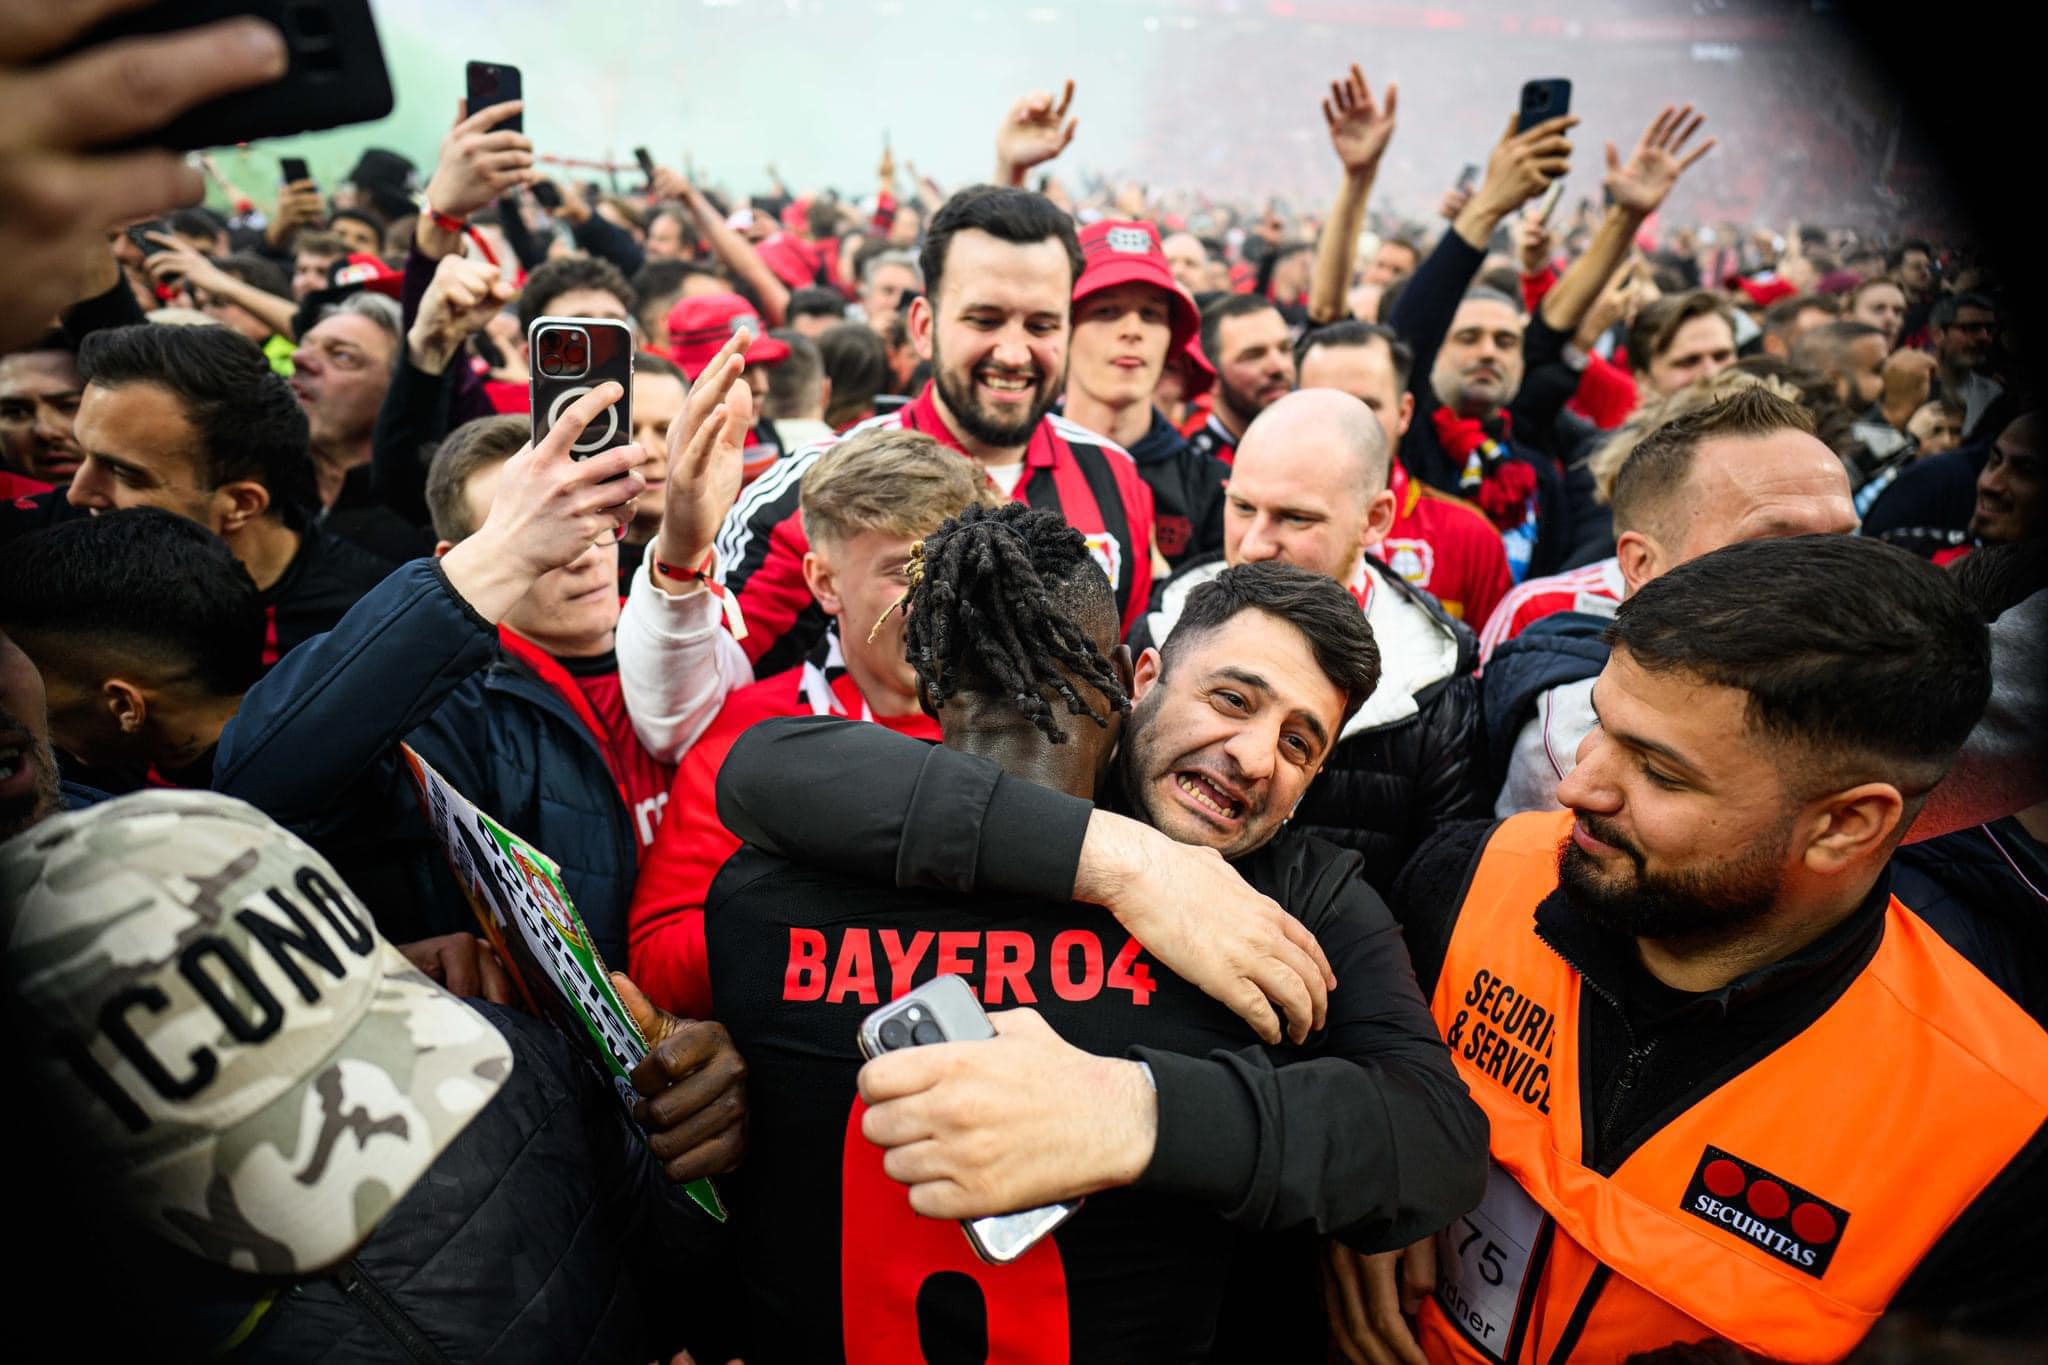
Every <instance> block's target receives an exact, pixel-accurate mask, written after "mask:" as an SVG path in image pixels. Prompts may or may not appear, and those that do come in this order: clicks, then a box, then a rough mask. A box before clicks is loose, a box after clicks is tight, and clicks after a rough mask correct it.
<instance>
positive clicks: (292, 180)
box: [277, 156, 313, 185]
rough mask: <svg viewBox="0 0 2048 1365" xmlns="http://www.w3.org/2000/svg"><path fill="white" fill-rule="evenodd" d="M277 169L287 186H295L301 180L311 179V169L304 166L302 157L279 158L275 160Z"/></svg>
mask: <svg viewBox="0 0 2048 1365" xmlns="http://www.w3.org/2000/svg"><path fill="white" fill-rule="evenodd" d="M277 169H278V174H279V175H282V176H283V177H284V183H285V184H287V185H296V184H298V183H299V182H300V181H301V180H311V179H312V178H313V171H312V168H311V167H309V166H307V165H306V160H305V158H304V157H298V156H281V157H279V158H278V159H277Z"/></svg>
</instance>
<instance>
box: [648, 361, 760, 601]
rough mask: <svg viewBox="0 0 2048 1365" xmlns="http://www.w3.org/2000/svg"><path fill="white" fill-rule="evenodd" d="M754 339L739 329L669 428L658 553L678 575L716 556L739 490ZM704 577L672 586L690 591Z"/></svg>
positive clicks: (749, 418) (750, 414)
mask: <svg viewBox="0 0 2048 1365" xmlns="http://www.w3.org/2000/svg"><path fill="white" fill-rule="evenodd" d="M752 344H753V336H752V334H750V333H749V332H747V331H746V330H745V329H741V330H740V331H738V332H735V333H733V335H732V336H731V338H730V339H728V340H727V341H726V343H725V345H724V346H722V347H720V348H719V351H718V354H717V355H715V356H713V357H712V358H711V363H710V364H709V365H706V366H705V367H704V369H703V370H702V371H701V372H700V373H699V374H698V376H697V382H696V383H695V384H692V385H691V386H690V397H689V401H688V402H687V403H685V404H684V406H683V415H682V416H681V417H680V418H678V419H676V421H675V422H674V423H672V424H671V425H670V426H669V429H668V487H667V490H666V491H665V493H664V495H663V502H662V512H661V534H660V536H659V538H658V539H657V542H656V545H655V556H654V558H655V562H656V563H657V564H666V565H668V566H669V567H670V568H672V569H675V570H676V571H677V572H678V573H680V574H684V575H688V574H690V573H692V572H694V571H695V570H696V569H697V568H698V567H699V566H700V565H702V564H703V563H704V562H705V561H706V560H707V559H708V558H709V557H710V554H711V541H712V537H714V536H716V535H717V534H718V528H719V526H720V525H721V524H722V523H723V522H724V521H725V517H726V513H728V512H730V511H732V505H733V503H734V502H735V501H736V500H737V499H738V498H739V495H740V480H741V475H742V470H743V468H744V464H745V456H746V447H747V432H748V430H749V429H750V428H751V427H752V426H753V424H754V391H753V390H752V389H750V388H749V387H748V386H747V380H746V368H747V362H746V349H747V347H748V346H750V345H752ZM657 573H659V570H657ZM657 581H662V580H661V579H657ZM698 581H699V580H695V579H679V580H673V581H668V582H667V583H666V586H667V587H668V588H669V590H670V591H677V590H684V591H688V590H692V589H694V588H696V586H697V584H698Z"/></svg>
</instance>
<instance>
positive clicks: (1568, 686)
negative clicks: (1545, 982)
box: [1482, 387, 1856, 818]
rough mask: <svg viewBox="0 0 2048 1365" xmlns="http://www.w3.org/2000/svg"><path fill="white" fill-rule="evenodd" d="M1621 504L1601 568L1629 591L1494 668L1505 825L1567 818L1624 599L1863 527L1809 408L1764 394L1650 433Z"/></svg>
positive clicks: (1499, 800) (1490, 693) (1487, 693)
mask: <svg viewBox="0 0 2048 1365" xmlns="http://www.w3.org/2000/svg"><path fill="white" fill-rule="evenodd" d="M1613 502H1614V529H1615V545H1614V558H1613V559H1612V560H1610V561H1607V563H1606V565H1605V566H1595V567H1604V569H1605V571H1606V572H1608V573H1609V574H1611V576H1612V579H1613V581H1614V582H1615V583H1616V584H1617V585H1618V587H1619V589H1620V592H1619V595H1618V596H1616V597H1608V596H1606V595H1604V594H1601V593H1596V592H1591V591H1580V592H1578V593H1577V594H1575V595H1574V596H1573V597H1572V604H1571V605H1570V606H1569V607H1567V608H1565V609H1563V610H1559V611H1555V612H1553V613H1551V614H1549V615H1545V616H1542V617H1540V618H1538V619H1536V620H1535V621H1534V623H1533V624H1530V625H1529V626H1527V627H1526V628H1525V629H1523V630H1522V631H1521V633H1519V634H1517V635H1516V636H1514V638H1512V639H1510V640H1508V641H1507V642H1506V643H1504V644H1502V645H1500V646H1499V647H1498V648H1497V649H1496V650H1495V651H1494V653H1493V655H1492V656H1491V657H1490V658H1489V659H1488V660H1487V663H1486V672H1485V675H1484V678H1483V686H1482V695H1483V699H1484V703H1485V709H1486V733H1487V735H1488V737H1489V746H1490V752H1489V754H1488V762H1489V771H1490V772H1491V773H1493V774H1494V776H1495V779H1496V780H1497V781H1498V783H1499V786H1498V792H1499V795H1498V796H1497V797H1496V798H1495V800H1494V807H1493V813H1494V814H1495V815H1496V816H1499V817H1502V818H1505V817H1507V816H1510V815H1514V814H1516V813H1517V812H1520V811H1526V810H1557V809H1559V806H1558V802H1557V785H1558V783H1559V782H1561V781H1562V780H1563V779H1564V775H1565V774H1566V773H1569V772H1570V771H1571V770H1572V767H1573V765H1574V764H1575V763H1576V761H1577V755H1578V752H1579V743H1580V741H1582V740H1583V739H1585V737H1586V736H1587V735H1588V734H1589V733H1591V732H1592V729H1593V727H1594V725H1595V724H1596V723H1597V719H1596V717H1595V716H1594V715H1593V681H1594V679H1595V678H1596V677H1598V676H1599V673H1600V670H1601V668H1602V667H1604V666H1605V664H1606V662H1607V646H1606V644H1605V643H1603V642H1602V640H1601V638H1600V637H1601V635H1602V634H1603V633H1604V632H1605V631H1606V629H1607V623H1608V622H1609V621H1611V620H1612V619H1613V617H1614V612H1615V609H1616V608H1617V607H1619V606H1620V605H1621V600H1622V599H1624V598H1627V597H1629V596H1632V595H1633V594H1634V593H1635V592H1637V591H1638V590H1639V589H1640V588H1641V587H1642V586H1643V584H1645V583H1647V582H1649V581H1650V580H1651V579H1653V578H1656V577H1658V576H1659V575H1661V574H1664V573H1668V572H1669V571H1670V570H1672V569H1673V568H1676V567H1677V566H1678V565H1680V564H1683V563H1685V562H1686V561H1687V560H1689V559H1697V558H1699V556H1701V555H1703V554H1706V553H1707V552H1709V551H1711V550H1718V549H1720V548H1721V547H1722V546H1724V545H1733V544H1736V543H1737V542H1739V541H1745V540H1762V539H1765V538H1767V537H1772V536H1805V535H1848V534H1849V533H1850V532H1852V531H1854V530H1855V529H1856V507H1855V504H1854V502H1852V501H1851V499H1850V493H1849V475H1848V473H1847V471H1845V470H1844V469H1843V468H1842V461H1841V459H1840V458H1839V457H1838V456H1836V454H1835V453H1834V451H1832V450H1830V449H1829V448H1828V447H1827V446H1826V445H1825V444H1823V443H1822V442H1821V441H1820V440H1819V439H1818V438H1817V437H1815V436H1814V434H1813V419H1812V418H1811V417H1809V416H1808V415H1807V413H1806V411H1805V409H1803V408H1801V407H1800V406H1799V405H1797V404H1796V403H1793V402H1790V401H1789V400H1787V399H1784V398H1780V397H1778V396H1777V395H1776V394H1774V393H1772V392H1771V391H1770V390H1768V389H1765V388H1761V387H1758V388H1744V389H1737V390H1736V391H1735V392H1734V393H1732V394H1730V395H1729V396H1728V397H1726V398H1723V399H1721V400H1720V401H1719V402H1717V403H1714V404H1712V405H1711V406H1709V407H1705V408H1701V409H1699V410H1698V411H1696V412H1691V413H1688V414H1686V415H1685V416H1683V417H1679V418H1677V419H1675V420H1673V421H1670V422H1667V423H1665V424H1664V425H1663V426H1661V427H1659V428H1657V429H1656V430H1655V431H1653V432H1651V433H1650V434H1649V435H1648V436H1645V437H1644V438H1643V440H1642V442H1641V444H1639V445H1637V446H1636V448H1635V449H1634V450H1633V451H1631V452H1630V453H1629V457H1628V459H1627V460H1626V461H1625V462H1624V463H1623V464H1622V466H1621V469H1620V471H1619V472H1618V473H1616V475H1615V477H1614V494H1613ZM1512 596H1513V595H1512V594H1510V597H1511V598H1512ZM1506 605H1507V604H1506V603H1503V604H1502V606H1503V609H1505V608H1506Z"/></svg>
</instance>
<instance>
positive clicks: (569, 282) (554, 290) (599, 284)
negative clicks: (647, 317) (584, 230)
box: [519, 256, 640, 332]
mask: <svg viewBox="0 0 2048 1365" xmlns="http://www.w3.org/2000/svg"><path fill="white" fill-rule="evenodd" d="M572 289H602V290H604V291H605V292H606V293H608V294H610V295H611V296H612V297H613V298H616V299H617V300H618V301H619V302H620V303H622V304H624V305H625V306H626V315H627V316H628V317H631V316H633V313H634V306H635V305H636V304H638V303H639V301H640V296H639V295H638V294H636V293H634V292H633V286H632V285H630V284H628V283H626V277H625V276H624V275H623V274H621V273H620V271H619V268H618V267H617V266H615V265H613V264H612V263H611V262H610V261H600V260H598V259H597V258H596V257H595V256H557V257H556V258H555V259H554V260H552V261H547V262H545V263H543V264H541V265H540V266H537V267H536V268H535V269H534V272H533V273H532V274H531V275H528V276H527V277H526V288H525V289H524V290H522V291H521V292H520V295H519V330H520V331H521V332H525V331H526V329H527V328H529V327H531V326H533V320H534V319H535V318H537V317H544V316H546V315H547V311H548V305H549V304H551V303H553V302H554V301H555V300H556V299H558V298H560V297H561V296H562V295H564V294H566V293H568V292H569V291H570V290H572Z"/></svg>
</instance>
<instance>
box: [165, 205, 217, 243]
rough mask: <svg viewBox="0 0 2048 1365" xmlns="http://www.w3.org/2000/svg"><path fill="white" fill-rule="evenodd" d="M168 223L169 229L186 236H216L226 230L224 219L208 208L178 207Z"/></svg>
mask: <svg viewBox="0 0 2048 1365" xmlns="http://www.w3.org/2000/svg"><path fill="white" fill-rule="evenodd" d="M170 224H171V231H173V232H177V233H182V234H184V235H185V236H187V237H209V238H211V237H218V236H220V235H221V234H222V233H223V232H226V231H227V230H228V225H227V222H226V220H225V219H223V218H222V217H221V216H220V215H219V214H217V213H215V212H214V211H213V210H212V209H209V208H198V207H194V208H189V209H179V210H178V211H177V212H176V213H173V214H172V215H171V217H170Z"/></svg>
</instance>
